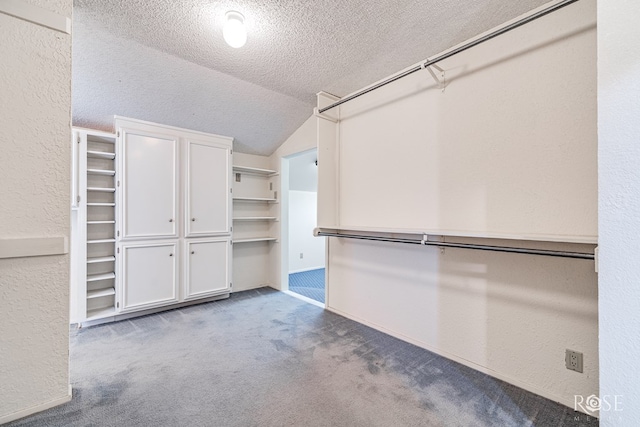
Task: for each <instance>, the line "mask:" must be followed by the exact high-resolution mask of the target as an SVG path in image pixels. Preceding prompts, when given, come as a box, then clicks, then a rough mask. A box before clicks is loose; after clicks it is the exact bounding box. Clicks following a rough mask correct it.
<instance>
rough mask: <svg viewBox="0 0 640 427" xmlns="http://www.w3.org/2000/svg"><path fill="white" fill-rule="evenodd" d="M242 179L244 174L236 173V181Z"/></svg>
mask: <svg viewBox="0 0 640 427" xmlns="http://www.w3.org/2000/svg"><path fill="white" fill-rule="evenodd" d="M241 181H242V175H241V174H239V173H236V182H241Z"/></svg>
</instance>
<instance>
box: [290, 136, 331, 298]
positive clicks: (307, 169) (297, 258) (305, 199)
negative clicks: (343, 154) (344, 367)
mask: <svg viewBox="0 0 640 427" xmlns="http://www.w3.org/2000/svg"><path fill="white" fill-rule="evenodd" d="M317 159H318V152H317V149H313V150H308V151H304V152H301V153H296V154H293V155H291V156H288V157H284V158H283V159H282V168H281V171H282V192H283V194H282V198H281V200H282V204H283V206H282V245H281V247H282V252H283V253H282V258H281V259H282V269H281V271H282V289H283V290H285V292H287V293H288V294H290V295H292V296H295V297H297V298H301V299H303V300H305V301H307V302H310V303H312V304H315V305H319V306H321V307H324V304H325V294H326V291H325V244H326V242H325V240H326V238H324V237H315V236H314V235H313V230H314V228H315V227H316V225H317V212H318V209H317V201H318V166H317Z"/></svg>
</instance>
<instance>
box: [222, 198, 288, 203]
mask: <svg viewBox="0 0 640 427" xmlns="http://www.w3.org/2000/svg"><path fill="white" fill-rule="evenodd" d="M233 201H234V202H269V203H273V202H277V201H278V199H273V198H269V197H234V198H233Z"/></svg>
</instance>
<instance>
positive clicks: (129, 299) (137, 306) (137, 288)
mask: <svg viewBox="0 0 640 427" xmlns="http://www.w3.org/2000/svg"><path fill="white" fill-rule="evenodd" d="M119 251H120V254H119V255H120V256H119V257H120V259H121V262H120V265H121V272H122V280H121V281H120V283H121V289H122V293H121V295H120V297H121V298H119V299H120V301H121V307H120V311H121V312H127V311H135V310H141V309H147V308H154V307H158V306H162V305H166V304H173V303H177V302H178V301H179V295H178V261H177V260H178V242H177V241H166V242H165V241H156V242H149V243H124V244H122V245H120V247H119Z"/></svg>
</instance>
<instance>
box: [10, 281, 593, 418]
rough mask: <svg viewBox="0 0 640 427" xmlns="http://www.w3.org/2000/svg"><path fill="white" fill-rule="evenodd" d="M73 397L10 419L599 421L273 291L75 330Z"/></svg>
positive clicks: (72, 361)
mask: <svg viewBox="0 0 640 427" xmlns="http://www.w3.org/2000/svg"><path fill="white" fill-rule="evenodd" d="M71 377H72V384H73V400H72V401H71V402H69V403H67V404H65V405H62V406H59V407H56V408H53V409H50V410H48V411H45V412H42V413H40V414H37V415H34V416H31V417H28V418H24V419H22V420H19V421H17V422H14V423H12V424H10V425H11V426H384V427H392V426H464V427H468V426H558V427H560V426H579V425H580V426H596V425H598V423H597V420H595V419H594V418H588V417H586V416H585V415H579V414H577V413H574V412H573V410H571V409H568V408H566V407H564V406H561V405H558V404H556V403H554V402H551V401H549V400H546V399H544V398H541V397H539V396H536V395H533V394H531V393H528V392H526V391H523V390H521V389H518V388H517V387H514V386H511V385H509V384H506V383H504V382H501V381H498V380H495V379H493V378H491V377H489V376H487V375H484V374H481V373H479V372H476V371H474V370H472V369H469V368H467V367H464V366H462V365H459V364H457V363H455V362H451V361H449V360H447V359H444V358H442V357H439V356H437V355H434V354H433V353H430V352H428V351H426V350H423V349H420V348H418V347H415V346H413V345H411V344H407V343H404V342H402V341H400V340H397V339H395V338H392V337H390V336H387V335H385V334H383V333H380V332H377V331H375V330H373V329H371V328H368V327H365V326H363V325H360V324H358V323H356V322H353V321H351V320H348V319H345V318H343V317H341V316H338V315H335V314H332V313H329V312H326V311H323V310H322V309H320V308H318V307H316V306H313V305H311V304H307V303H304V302H303V301H300V300H298V299H295V298H293V297H291V296H288V295H285V294H282V293H280V292H276V291H273V290H270V289H260V290H254V291H248V292H242V293H237V294H234V295H232V297H231V298H230V299H228V300H223V301H217V302H213V303H208V304H201V305H198V306H193V307H189V308H183V309H179V310H173V311H168V312H164V313H161V314H155V315H150V316H146V317H142V318H137V319H133V320H127V321H121V322H117V323H112V324H108V325H103V326H94V327H91V328H84V329H81V330H78V331H76V332H73V333H72V336H71Z"/></svg>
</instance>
